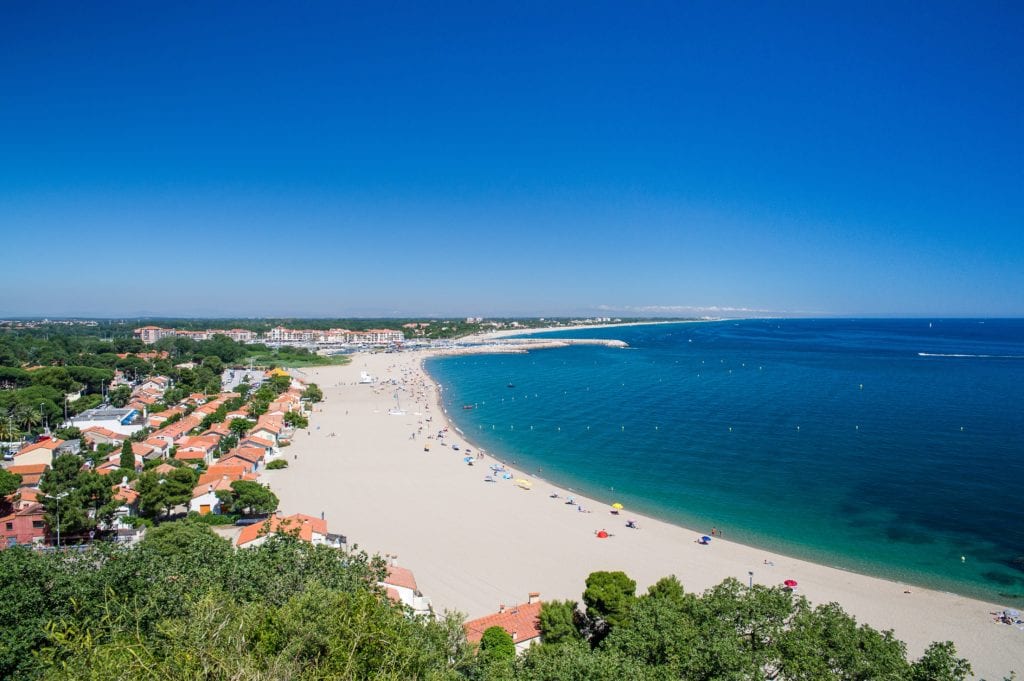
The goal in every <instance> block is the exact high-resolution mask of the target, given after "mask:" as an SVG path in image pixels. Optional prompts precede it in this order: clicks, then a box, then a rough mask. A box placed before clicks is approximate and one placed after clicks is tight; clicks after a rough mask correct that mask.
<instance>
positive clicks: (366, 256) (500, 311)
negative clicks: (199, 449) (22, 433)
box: [0, 2, 1024, 316]
mask: <svg viewBox="0 0 1024 681" xmlns="http://www.w3.org/2000/svg"><path fill="white" fill-rule="evenodd" d="M0 84H2V90H0V237H2V242H0V243H2V244H3V248H2V251H3V253H4V257H3V258H2V259H0V315H5V314H6V315H16V314H21V315H26V314H48V315H69V314H78V315H100V316H107V315H138V314H157V315H159V314H167V315H188V316H204V315H219V316H226V315H252V316H269V315H296V316H336V315H337V316H345V315H366V316H371V315H372V316H377V315H455V314H458V315H463V314H474V315H477V314H479V315H485V316H487V315H527V314H537V315H557V314H600V313H602V312H605V313H607V314H613V315H646V314H657V313H662V314H692V313H694V312H704V311H705V310H707V309H710V308H744V309H748V310H753V311H765V312H772V313H794V314H800V313H815V314H835V315H853V314H915V315H916V314H920V315H954V314H976V315H1022V314H1024V171H1022V164H1024V3H1020V2H1001V3H1000V2H979V3H966V2H960V3H942V2H907V3H893V2H878V3H871V2H868V3H849V2H843V3H840V2H833V3H830V2H794V3H774V2H773V3H761V2H740V3H720V2H707V3H692V4H691V3H677V2H666V3H644V2H641V3H623V2H616V3H590V2H587V3H573V4H557V3H551V2H537V3H532V2H515V3H507V4H506V5H504V6H501V5H497V4H496V3H487V2H471V3H465V4H459V3H455V2H444V3H424V2H416V3H407V4H405V3H383V2H382V3H377V2H360V3H333V2H323V3H269V2H240V3H237V4H233V3H228V2H216V3H211V2H196V3H139V2H124V3H121V2H103V3H78V2H21V3H5V4H4V5H3V6H2V7H0ZM756 313H757V312H755V313H754V314H756Z"/></svg>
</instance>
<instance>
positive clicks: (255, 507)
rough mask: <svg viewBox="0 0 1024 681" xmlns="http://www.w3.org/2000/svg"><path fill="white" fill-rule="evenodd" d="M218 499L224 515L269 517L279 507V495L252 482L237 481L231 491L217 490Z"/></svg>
mask: <svg viewBox="0 0 1024 681" xmlns="http://www.w3.org/2000/svg"><path fill="white" fill-rule="evenodd" d="M217 499H218V501H220V507H221V510H222V511H223V512H224V513H242V514H245V515H267V514H270V513H273V512H274V511H276V510H277V505H278V499H277V495H276V494H274V493H273V492H272V491H270V488H269V487H264V486H263V485H261V484H260V483H258V482H253V481H251V480H235V481H234V482H232V483H231V489H230V490H226V489H222V490H217Z"/></svg>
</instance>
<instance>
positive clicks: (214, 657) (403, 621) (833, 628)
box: [0, 521, 970, 681]
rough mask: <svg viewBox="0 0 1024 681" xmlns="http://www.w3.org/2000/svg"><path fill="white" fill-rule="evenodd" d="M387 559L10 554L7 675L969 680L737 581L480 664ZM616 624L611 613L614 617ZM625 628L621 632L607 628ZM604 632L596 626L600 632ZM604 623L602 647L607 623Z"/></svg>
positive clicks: (2, 586)
mask: <svg viewBox="0 0 1024 681" xmlns="http://www.w3.org/2000/svg"><path fill="white" fill-rule="evenodd" d="M383 573H384V568H383V564H382V562H381V561H380V560H379V559H373V560H371V559H370V558H369V557H367V556H366V555H365V554H362V553H352V552H347V551H343V550H337V549H331V548H327V547H324V546H319V547H313V546H311V545H308V544H305V543H303V542H301V541H299V540H297V539H296V538H294V537H291V536H286V535H274V536H272V537H270V538H269V539H268V541H267V542H266V543H264V544H262V545H261V546H258V547H255V548H252V549H245V550H235V549H233V548H232V547H231V545H230V543H229V542H228V541H226V540H224V539H221V538H219V537H217V536H216V535H214V534H213V533H212V532H211V531H210V530H209V528H207V527H206V526H205V525H202V524H201V523H200V522H193V521H179V522H172V523H165V524H163V525H160V526H159V527H157V528H155V529H150V530H149V531H148V533H147V536H146V538H145V539H144V540H143V541H142V542H141V543H140V544H138V545H137V546H135V547H133V548H124V547H117V546H112V545H106V544H103V545H96V546H93V547H91V548H89V549H87V550H86V551H85V552H83V553H78V552H72V553H37V552H32V551H30V550H27V549H23V548H20V547H18V548H13V549H10V550H7V551H0V621H3V622H4V627H2V628H0V677H3V678H12V679H83V680H84V679H125V680H128V679H132V680H135V679H160V680H161V681H177V680H182V681H184V680H185V679H239V680H247V681H257V680H267V681H269V680H271V679H335V678H337V679H371V678H372V679H393V680H395V681H398V680H399V679H402V680H404V679H424V680H426V679H431V680H437V681H441V680H449V679H450V680H452V681H454V680H455V679H465V680H467V681H475V680H484V679H523V680H528V681H542V680H543V681H560V680H563V679H564V680H573V681H576V680H578V681H591V680H593V679H597V680H601V679H607V680H609V681H611V680H615V681H618V680H620V679H630V680H633V679H639V680H641V681H643V680H648V679H649V680H651V681H654V680H658V681H668V680H669V679H683V680H694V681H696V680H701V681H704V680H707V681H710V680H712V679H730V680H737V681H741V680H742V681H759V680H761V679H777V680H779V681H782V680H788V681H797V680H799V681H829V680H835V681H840V680H842V681H847V680H850V681H853V680H864V681H868V680H872V681H873V680H881V681H886V680H891V681H903V680H909V681H925V679H928V680H934V681H961V680H962V679H965V678H967V677H968V676H969V675H970V665H968V664H967V663H966V661H965V660H962V659H959V658H957V656H956V651H955V650H954V649H953V647H952V645H951V644H948V643H942V644H934V645H932V646H931V647H930V648H929V649H928V651H927V652H926V654H925V655H924V656H923V657H922V658H921V659H920V660H917V661H915V662H909V661H908V660H907V659H906V649H905V646H904V644H903V643H901V642H900V641H898V640H896V639H895V638H894V637H893V636H892V634H891V632H879V631H876V630H874V629H872V628H870V627H867V626H864V625H858V624H857V623H856V622H855V621H854V620H853V618H851V617H850V616H848V615H847V614H845V613H844V612H843V611H842V610H841V609H840V608H839V607H838V606H837V605H835V604H828V605H822V606H818V607H811V606H810V605H809V604H808V603H807V601H806V600H805V599H803V598H798V597H796V596H794V595H793V593H792V592H789V591H786V590H783V589H780V588H768V587H763V586H755V587H754V588H752V589H749V588H747V587H745V586H744V585H743V584H741V583H739V582H737V581H735V580H727V581H725V582H723V583H722V584H720V585H718V586H716V587H714V588H712V589H709V590H708V591H707V592H706V593H704V594H703V595H696V594H688V593H686V592H685V591H684V589H683V587H682V585H681V584H680V583H679V582H678V581H677V580H675V579H674V578H671V577H670V578H666V579H663V580H661V581H660V582H658V583H657V584H655V585H654V586H652V587H651V588H650V589H649V590H648V591H647V593H645V594H642V595H640V596H637V595H634V594H633V593H632V591H631V589H630V583H631V580H629V578H628V577H627V576H625V575H621V573H595V574H594V575H592V576H591V578H590V579H588V580H587V581H588V590H589V591H590V592H591V593H590V597H589V600H590V603H588V605H587V609H588V610H592V611H593V617H591V616H590V615H587V614H586V613H585V612H582V611H580V610H579V609H577V608H576V606H575V604H574V603H572V602H568V601H566V602H555V603H549V604H546V605H545V606H544V607H543V608H542V610H541V616H540V618H539V620H540V625H541V630H542V632H543V634H544V639H545V641H544V643H542V644H540V645H535V646H533V647H531V648H530V649H528V651H527V652H526V653H525V654H523V655H521V656H519V657H518V658H516V657H515V656H514V644H513V641H512V639H511V637H510V636H509V635H508V634H507V633H506V632H505V631H503V630H501V629H498V628H491V629H488V630H487V631H485V632H484V636H483V639H482V640H481V643H480V646H479V654H477V655H474V651H473V647H472V646H470V645H468V644H467V643H466V641H465V638H464V635H463V632H462V629H461V627H460V626H459V625H460V621H459V619H458V618H457V617H455V616H446V617H444V618H441V619H440V620H433V619H430V618H422V617H414V616H412V615H411V614H410V612H409V611H407V610H404V609H403V606H401V605H398V604H395V603H393V602H392V601H391V600H390V599H388V598H387V597H386V596H384V594H383V593H382V591H381V590H380V589H379V587H377V586H376V583H377V581H378V580H379V579H381V577H382V576H383ZM613 613H614V614H613ZM609 615H612V619H613V620H614V622H615V623H614V624H610V623H609V620H608V619H607V617H608V616H609ZM595 618H596V619H595ZM597 621H600V622H603V623H604V625H605V631H603V633H602V635H601V637H600V639H598V637H596V636H595V635H594V632H596V631H597V630H598V627H596V622H597Z"/></svg>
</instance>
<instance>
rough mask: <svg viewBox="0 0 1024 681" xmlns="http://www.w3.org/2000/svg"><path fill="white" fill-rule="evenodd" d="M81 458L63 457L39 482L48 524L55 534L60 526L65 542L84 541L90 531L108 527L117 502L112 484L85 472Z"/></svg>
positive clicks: (96, 474) (92, 473) (54, 462)
mask: <svg viewBox="0 0 1024 681" xmlns="http://www.w3.org/2000/svg"><path fill="white" fill-rule="evenodd" d="M83 463H84V460H83V459H82V457H80V456H77V455H74V454H62V455H60V456H58V457H56V458H55V459H54V460H53V467H52V468H51V469H50V470H49V471H47V473H46V475H44V476H43V479H42V481H41V482H40V483H39V491H40V492H41V494H40V495H39V498H40V501H42V503H43V508H44V509H45V510H46V525H47V527H49V528H51V531H53V532H55V531H56V529H57V528H58V527H60V531H61V534H62V535H63V541H64V542H65V543H71V542H77V541H82V540H85V539H87V538H88V535H89V533H90V532H94V531H96V530H97V529H98V528H102V527H103V526H105V525H106V524H108V523H109V522H110V521H111V520H112V519H113V516H114V510H115V509H116V508H117V507H118V506H119V505H120V504H119V502H117V501H115V500H114V498H113V496H114V493H113V490H112V489H111V481H110V480H109V479H108V478H107V477H106V476H103V475H100V474H99V473H95V472H93V471H91V470H88V469H83V467H82V464H83Z"/></svg>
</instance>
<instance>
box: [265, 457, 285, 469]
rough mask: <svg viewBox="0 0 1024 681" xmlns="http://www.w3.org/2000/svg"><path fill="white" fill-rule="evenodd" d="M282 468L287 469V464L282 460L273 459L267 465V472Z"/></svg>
mask: <svg viewBox="0 0 1024 681" xmlns="http://www.w3.org/2000/svg"><path fill="white" fill-rule="evenodd" d="M282 468H288V462H287V461H286V460H284V459H274V460H273V461H271V462H270V463H268V464H267V470H268V471H276V470H280V469H282Z"/></svg>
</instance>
